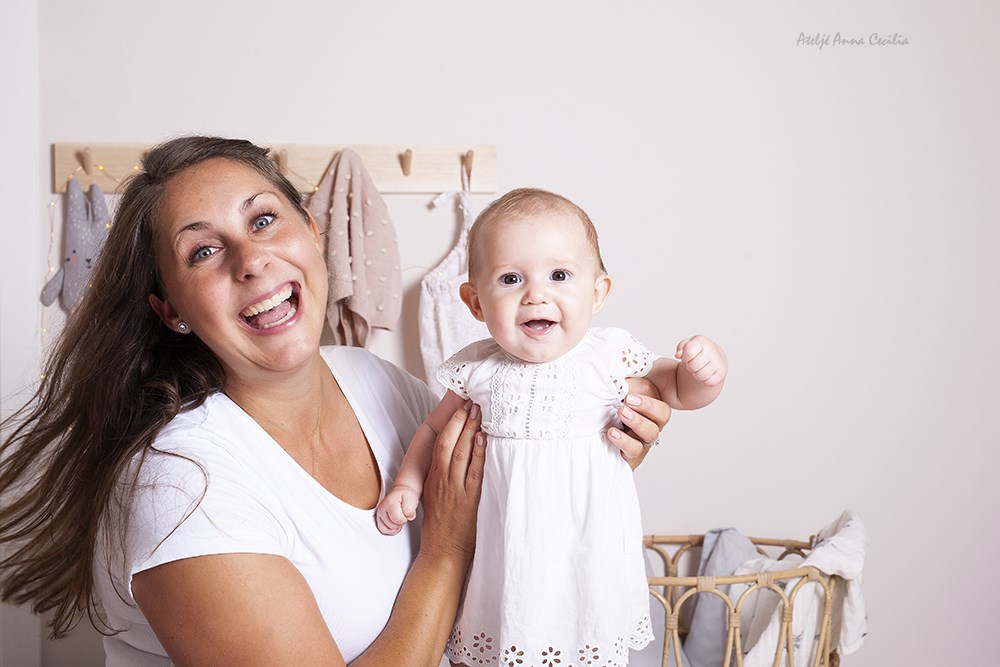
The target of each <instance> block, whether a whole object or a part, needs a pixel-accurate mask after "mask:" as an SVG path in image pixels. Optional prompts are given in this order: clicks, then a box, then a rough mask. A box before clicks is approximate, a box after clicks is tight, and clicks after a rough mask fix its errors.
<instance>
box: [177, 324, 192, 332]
mask: <svg viewBox="0 0 1000 667" xmlns="http://www.w3.org/2000/svg"><path fill="white" fill-rule="evenodd" d="M177 331H178V332H179V333H182V334H186V333H187V332H189V331H191V327H189V326H188V324H187V322H178V323H177Z"/></svg>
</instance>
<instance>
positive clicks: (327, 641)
mask: <svg viewBox="0 0 1000 667" xmlns="http://www.w3.org/2000/svg"><path fill="white" fill-rule="evenodd" d="M474 440H475V443H474ZM484 449H485V438H484V437H483V436H482V434H479V419H478V415H477V417H476V418H473V417H471V416H470V414H469V410H468V408H466V407H464V406H463V408H462V409H460V410H458V411H456V412H455V414H454V416H453V417H452V418H451V419H450V420H449V421H448V423H447V424H446V425H445V427H444V428H443V429H442V431H441V434H440V435H439V437H438V438H437V440H436V442H435V444H434V451H433V455H432V460H431V467H430V471H429V473H428V476H427V480H426V482H425V484H424V522H423V528H422V537H421V546H420V551H419V553H418V554H417V558H416V560H415V561H414V564H413V567H412V568H411V569H410V571H409V573H408V574H407V576H406V578H405V580H404V581H403V586H402V588H401V589H400V592H399V595H398V597H397V598H396V602H395V605H394V606H393V610H392V614H391V616H390V618H389V621H388V623H387V625H386V627H385V629H384V630H383V631H382V633H381V634H380V635H379V637H378V638H377V639H376V641H375V642H374V643H373V644H372V645H371V646H370V647H369V648H368V650H367V651H365V653H364V654H363V655H361V656H360V657H359V658H358V659H357V660H356V661H354V663H352V664H354V665H358V666H362V665H400V666H403V665H419V666H420V667H424V666H426V665H437V663H438V661H439V660H440V657H441V655H442V654H443V652H444V646H445V643H446V642H447V640H448V635H449V633H450V632H451V628H452V625H453V623H454V620H455V613H456V610H457V608H458V601H459V598H460V596H461V591H462V587H463V586H464V583H465V576H466V572H467V570H468V567H469V563H470V562H471V560H472V552H473V550H474V548H475V531H476V527H475V524H476V510H477V507H478V503H479V494H480V490H481V486H482V476H483V462H484ZM344 548H350V545H344ZM132 593H133V595H134V596H135V600H136V602H137V603H138V604H139V607H140V608H141V609H142V612H143V614H144V615H145V616H146V619H147V620H148V621H149V624H150V626H151V627H152V628H153V630H154V632H155V633H156V636H157V638H158V639H159V640H160V643H161V644H163V647H164V648H165V649H166V651H167V653H168V655H170V658H171V660H173V662H174V663H175V664H177V665H179V666H183V665H218V664H226V665H278V666H280V665H290V666H294V667H302V666H303V665H310V666H312V665H334V666H336V667H342V666H343V665H344V664H345V663H344V658H343V656H342V655H341V653H340V650H339V649H338V647H337V644H336V642H335V641H334V639H333V637H332V635H331V634H330V631H329V629H328V628H327V625H326V622H325V621H324V619H323V616H322V614H321V612H320V610H319V607H318V605H317V604H316V601H315V598H314V597H313V594H312V591H311V589H310V588H309V585H308V584H307V582H306V581H305V579H304V578H303V577H302V575H301V574H300V573H299V571H298V570H297V569H296V568H295V567H294V566H293V565H292V564H291V563H290V562H289V561H288V560H287V559H285V558H282V557H280V556H273V555H262V554H237V553H230V554H221V555H214V556H199V557H196V558H188V559H184V560H178V561H173V562H170V563H166V564H164V565H159V566H157V567H154V568H151V569H149V570H144V571H142V572H139V573H137V574H136V575H135V576H134V577H133V580H132ZM352 602H353V601H352V600H344V601H343V604H344V606H345V609H346V610H347V612H348V613H350V605H351V604H352Z"/></svg>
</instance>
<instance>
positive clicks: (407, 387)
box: [320, 345, 437, 413]
mask: <svg viewBox="0 0 1000 667" xmlns="http://www.w3.org/2000/svg"><path fill="white" fill-rule="evenodd" d="M320 353H321V354H322V356H323V359H324V360H325V361H326V363H327V365H328V366H329V367H330V369H331V371H332V372H333V374H334V377H336V378H337V381H338V382H339V383H340V384H341V387H342V388H343V389H344V390H345V391H348V392H350V393H353V394H355V395H359V396H360V393H361V392H363V393H365V394H366V395H369V396H372V397H374V398H375V399H377V400H380V401H384V400H385V399H386V397H389V396H393V397H398V398H400V399H401V400H402V401H403V402H404V403H406V404H407V405H408V406H410V407H412V408H415V409H416V410H417V411H418V412H421V413H425V412H426V411H429V410H430V408H432V407H433V406H434V405H435V404H436V403H437V398H436V397H435V396H434V395H433V394H432V393H431V391H430V390H429V389H428V388H427V385H426V384H425V383H424V382H423V381H421V380H419V379H418V378H416V377H414V376H413V375H412V374H410V373H409V372H408V371H407V370H405V369H403V368H400V367H399V366H397V365H396V364H394V363H392V362H390V361H386V360H385V359H383V358H382V357H380V356H378V355H377V354H374V353H373V352H371V351H369V350H366V349H365V348H362V347H349V346H346V345H331V346H325V347H323V348H321V349H320ZM345 385H346V386H345Z"/></svg>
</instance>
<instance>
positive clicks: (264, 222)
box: [251, 213, 275, 229]
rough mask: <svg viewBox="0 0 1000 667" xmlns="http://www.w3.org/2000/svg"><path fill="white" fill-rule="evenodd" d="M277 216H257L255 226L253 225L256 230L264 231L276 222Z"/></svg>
mask: <svg viewBox="0 0 1000 667" xmlns="http://www.w3.org/2000/svg"><path fill="white" fill-rule="evenodd" d="M274 218H275V215H274V214H273V213H265V214H264V215H259V216H257V217H256V218H255V219H254V221H253V224H252V225H251V226H252V227H253V228H254V229H264V228H265V227H267V226H268V225H270V224H271V223H272V222H274Z"/></svg>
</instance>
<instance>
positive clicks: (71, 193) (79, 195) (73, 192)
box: [42, 178, 108, 310]
mask: <svg viewBox="0 0 1000 667" xmlns="http://www.w3.org/2000/svg"><path fill="white" fill-rule="evenodd" d="M89 195H90V196H89V201H88V198H85V197H84V196H83V190H82V189H81V188H80V182H79V181H77V180H76V179H75V178H71V179H70V181H69V183H68V184H67V186H66V196H67V200H66V202H67V204H66V258H65V261H64V262H63V265H62V267H60V269H59V271H58V272H57V273H56V274H55V275H54V276H52V279H51V280H49V282H48V283H46V285H45V287H44V288H43V289H42V303H43V304H44V305H46V306H50V305H52V302H53V301H55V300H56V297H57V296H59V295H60V294H62V305H63V308H65V309H66V310H72V309H73V308H76V306H77V305H79V303H80V300H81V299H82V298H83V291H84V290H85V289H86V288H87V284H88V283H89V282H90V270H91V267H93V265H94V261H95V260H96V259H97V253H98V252H100V250H101V246H103V245H104V240H105V239H106V238H107V236H108V208H107V205H106V204H105V202H104V193H103V192H101V189H100V188H99V187H97V186H96V185H91V186H90V193H89Z"/></svg>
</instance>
